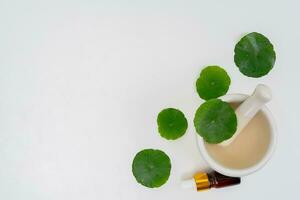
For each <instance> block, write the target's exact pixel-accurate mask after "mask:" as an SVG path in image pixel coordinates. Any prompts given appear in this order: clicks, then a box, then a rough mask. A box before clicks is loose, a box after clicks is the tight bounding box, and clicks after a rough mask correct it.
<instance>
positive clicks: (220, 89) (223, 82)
mask: <svg viewBox="0 0 300 200" xmlns="http://www.w3.org/2000/svg"><path fill="white" fill-rule="evenodd" d="M230 82H231V80H230V77H229V76H228V74H227V72H226V71H225V70H224V69H223V68H221V67H219V66H208V67H205V68H204V69H203V70H202V71H201V73H200V77H199V78H198V79H197V82H196V88H197V92H198V94H199V96H200V97H201V98H202V99H205V100H209V99H212V98H217V97H220V96H222V95H224V94H226V92H227V91H228V89H229V86H230Z"/></svg>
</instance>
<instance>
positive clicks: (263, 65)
mask: <svg viewBox="0 0 300 200" xmlns="http://www.w3.org/2000/svg"><path fill="white" fill-rule="evenodd" d="M234 53H235V54H234V62H235V64H236V65H237V66H238V68H239V70H240V72H242V73H243V74H244V75H246V76H249V77H256V78H257V77H261V76H264V75H266V74H268V73H269V71H270V70H271V69H272V68H273V66H274V63H275V60H276V54H275V51H274V49H273V45H272V44H271V42H270V41H269V40H268V38H266V37H265V36H264V35H262V34H260V33H256V32H253V33H249V34H247V35H245V36H244V37H243V38H242V39H241V40H240V41H239V42H238V43H237V44H236V46H235V49H234Z"/></svg>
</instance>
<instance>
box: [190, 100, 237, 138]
mask: <svg viewBox="0 0 300 200" xmlns="http://www.w3.org/2000/svg"><path fill="white" fill-rule="evenodd" d="M194 126H195V128H196V131H197V133H198V134H199V135H200V136H202V137H203V139H204V140H205V141H206V142H208V143H220V142H222V141H224V140H227V139H229V138H231V137H232V136H233V134H234V133H235V131H236V128H237V118H236V115H235V112H234V110H233V108H232V107H231V106H230V105H229V104H228V103H226V102H224V101H222V100H220V99H211V100H208V101H206V102H205V103H203V104H202V105H201V106H200V107H199V108H198V109H197V111H196V114H195V118H194Z"/></svg>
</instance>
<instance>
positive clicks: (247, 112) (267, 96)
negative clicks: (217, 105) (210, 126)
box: [220, 84, 272, 146]
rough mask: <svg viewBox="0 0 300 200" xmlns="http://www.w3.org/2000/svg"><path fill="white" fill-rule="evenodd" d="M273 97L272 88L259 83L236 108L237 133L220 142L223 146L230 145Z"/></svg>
mask: <svg viewBox="0 0 300 200" xmlns="http://www.w3.org/2000/svg"><path fill="white" fill-rule="evenodd" d="M271 99H272V91H271V89H270V88H269V87H268V86H266V85H264V84H259V85H257V86H256V88H255V90H254V92H253V94H252V95H251V96H250V97H248V98H247V99H246V100H245V101H244V102H243V103H242V104H241V105H240V106H239V107H238V108H237V109H236V110H235V113H236V117H237V121H238V124H237V130H236V132H235V134H234V135H233V136H232V137H231V138H230V139H228V140H225V141H224V142H222V143H220V145H222V146H227V145H229V144H230V143H231V142H232V141H233V140H234V139H235V138H236V137H237V136H238V135H239V134H240V133H241V131H242V130H243V129H244V128H245V127H246V125H247V124H248V123H249V122H250V120H251V119H252V118H253V117H254V116H255V114H256V113H257V112H258V111H259V110H260V109H261V107H262V106H263V105H265V104H266V103H267V102H269V101H270V100H271Z"/></svg>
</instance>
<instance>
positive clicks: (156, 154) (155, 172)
mask: <svg viewBox="0 0 300 200" xmlns="http://www.w3.org/2000/svg"><path fill="white" fill-rule="evenodd" d="M170 171H171V161H170V158H169V157H168V155H167V154H165V153H164V152H163V151H161V150H154V149H145V150H142V151H140V152H139V153H137V154H136V156H135V157H134V159H133V162H132V173H133V175H134V177H135V178H136V180H137V182H139V183H140V184H142V185H144V186H146V187H149V188H155V187H160V186H162V185H163V184H164V183H166V182H167V180H168V179H169V176H170Z"/></svg>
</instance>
